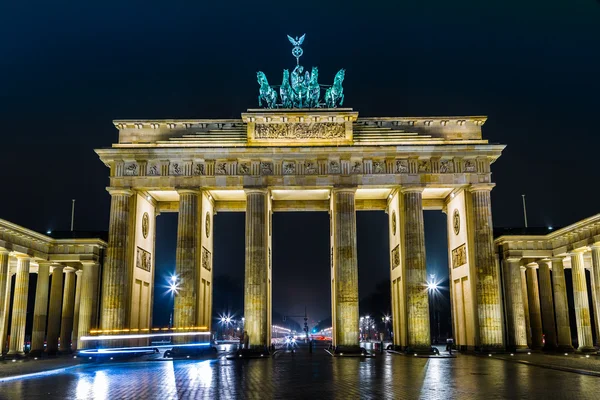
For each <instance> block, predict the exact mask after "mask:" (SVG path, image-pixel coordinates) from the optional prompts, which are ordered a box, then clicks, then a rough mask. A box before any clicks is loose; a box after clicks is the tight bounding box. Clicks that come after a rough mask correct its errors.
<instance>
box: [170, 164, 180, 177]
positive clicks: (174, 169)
mask: <svg viewBox="0 0 600 400" xmlns="http://www.w3.org/2000/svg"><path fill="white" fill-rule="evenodd" d="M181 174H183V167H182V165H181V164H180V163H178V162H175V163H171V175H181Z"/></svg>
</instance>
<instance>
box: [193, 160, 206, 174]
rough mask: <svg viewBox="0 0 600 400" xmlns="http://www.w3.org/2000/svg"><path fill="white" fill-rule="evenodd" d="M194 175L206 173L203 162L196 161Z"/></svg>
mask: <svg viewBox="0 0 600 400" xmlns="http://www.w3.org/2000/svg"><path fill="white" fill-rule="evenodd" d="M194 175H206V170H205V169H204V164H200V163H198V164H196V165H195V166H194Z"/></svg>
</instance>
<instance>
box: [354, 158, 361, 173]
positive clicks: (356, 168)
mask: <svg viewBox="0 0 600 400" xmlns="http://www.w3.org/2000/svg"><path fill="white" fill-rule="evenodd" d="M352 172H353V173H355V174H359V173H361V172H362V162H360V161H355V162H354V165H353V166H352Z"/></svg>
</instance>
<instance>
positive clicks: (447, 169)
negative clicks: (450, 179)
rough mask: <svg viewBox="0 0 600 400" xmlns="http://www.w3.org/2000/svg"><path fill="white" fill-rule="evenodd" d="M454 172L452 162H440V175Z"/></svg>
mask: <svg viewBox="0 0 600 400" xmlns="http://www.w3.org/2000/svg"><path fill="white" fill-rule="evenodd" d="M452 172H453V168H452V163H451V162H450V160H442V161H440V173H441V174H447V173H452Z"/></svg>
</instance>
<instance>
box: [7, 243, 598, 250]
mask: <svg viewBox="0 0 600 400" xmlns="http://www.w3.org/2000/svg"><path fill="white" fill-rule="evenodd" d="M590 249H592V250H600V242H596V243H594V244H593V245H591V246H590ZM0 252H1V250H0Z"/></svg>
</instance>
